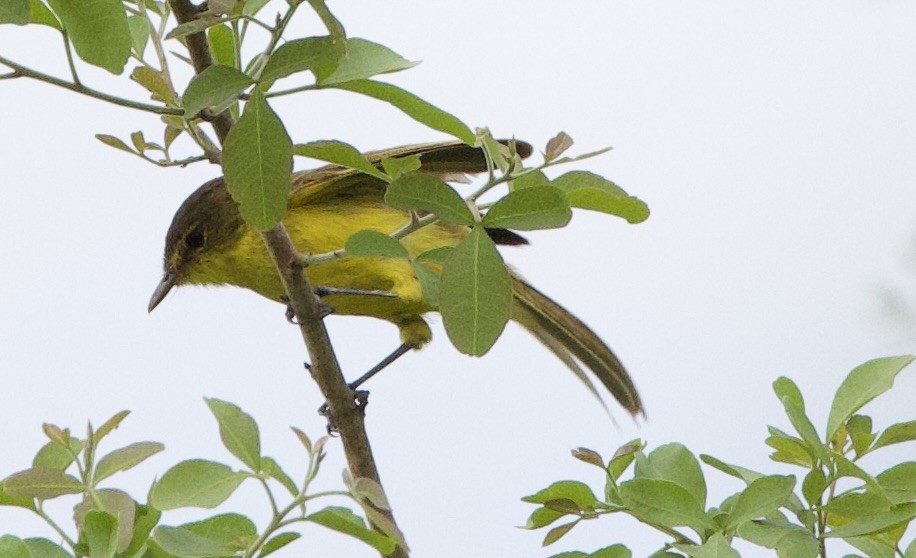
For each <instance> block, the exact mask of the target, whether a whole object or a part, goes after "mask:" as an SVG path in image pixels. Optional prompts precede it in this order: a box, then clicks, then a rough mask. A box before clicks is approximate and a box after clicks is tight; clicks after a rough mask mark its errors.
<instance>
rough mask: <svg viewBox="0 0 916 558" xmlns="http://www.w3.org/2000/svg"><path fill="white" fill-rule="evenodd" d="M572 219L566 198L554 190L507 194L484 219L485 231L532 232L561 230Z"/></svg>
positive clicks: (534, 189)
mask: <svg viewBox="0 0 916 558" xmlns="http://www.w3.org/2000/svg"><path fill="white" fill-rule="evenodd" d="M570 219H572V210H571V209H570V208H569V201H568V200H567V199H566V196H565V195H564V194H563V192H561V191H560V190H558V189H557V188H554V187H553V186H536V187H534V188H524V189H522V190H516V191H514V192H510V193H509V195H508V196H506V197H504V198H502V199H501V200H499V201H498V202H496V203H495V204H494V205H493V207H491V208H490V210H489V211H487V214H486V216H485V217H484V218H483V225H484V226H485V227H493V228H503V229H516V230H521V231H533V230H538V229H555V228H558V227H564V226H566V224H567V223H569V220H570Z"/></svg>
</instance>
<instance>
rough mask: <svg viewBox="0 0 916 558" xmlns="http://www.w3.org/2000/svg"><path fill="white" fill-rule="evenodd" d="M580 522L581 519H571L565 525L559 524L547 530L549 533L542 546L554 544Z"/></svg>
mask: <svg viewBox="0 0 916 558" xmlns="http://www.w3.org/2000/svg"><path fill="white" fill-rule="evenodd" d="M578 523H579V520H578V519H576V520H575V521H570V522H569V523H564V524H563V525H558V526H556V527H554V528H553V529H551V530H550V531H547V535H545V536H544V541H543V542H542V543H541V546H547V545H550V544H553V543H555V542H557V541H558V540H560V538H562V537H563V535H565V534H566V533H569V532H570V531H571V530H572V528H573V527H575V526H576V524H578Z"/></svg>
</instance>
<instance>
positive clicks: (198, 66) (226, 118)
mask: <svg viewBox="0 0 916 558" xmlns="http://www.w3.org/2000/svg"><path fill="white" fill-rule="evenodd" d="M169 6H171V7H172V13H174V14H175V19H176V20H178V23H187V22H189V21H192V20H194V19H196V18H197V14H198V13H199V12H198V9H197V8H196V7H194V5H192V4H191V2H190V0H169ZM185 41H186V42H187V45H188V53H189V54H190V55H191V62H192V63H193V64H194V72H195V73H198V74H199V73H201V72H203V71H204V70H206V69H207V68H209V67H210V66H212V65H213V58H211V57H210V45H208V44H207V36H206V35H205V34H204V33H203V32H199V33H191V34H190V35H185ZM212 124H213V129H214V130H216V135H217V136H218V137H219V140H220V142H221V143H222V142H223V141H225V139H226V136H227V135H228V134H229V130H230V129H231V128H232V115H231V114H229V111H223V112H221V113H219V115H217V116H216V118H214V119H213V122H212Z"/></svg>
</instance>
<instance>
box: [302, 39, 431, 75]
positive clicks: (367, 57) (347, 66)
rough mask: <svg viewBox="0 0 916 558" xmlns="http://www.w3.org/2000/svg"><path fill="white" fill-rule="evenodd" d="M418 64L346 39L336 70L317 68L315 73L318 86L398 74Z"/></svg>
mask: <svg viewBox="0 0 916 558" xmlns="http://www.w3.org/2000/svg"><path fill="white" fill-rule="evenodd" d="M417 64H419V62H411V61H410V60H406V59H404V58H402V57H401V56H400V55H399V54H397V53H395V52H394V51H393V50H391V49H389V48H388V47H385V46H382V45H380V44H377V43H373V42H372V41H367V40H366V39H357V38H353V39H347V45H346V50H345V51H344V54H343V57H341V58H340V59H339V62H338V64H337V66H336V68H330V71H328V70H327V69H325V68H323V67H322V68H319V69H318V71H317V72H316V76H315V77H316V82H317V83H318V85H322V86H327V85H333V84H336V83H343V82H347V81H354V80H360V79H368V78H370V77H372V76H374V75H378V74H387V73H391V72H400V71H401V70H406V69H408V68H413V67H414V66H416V65H417Z"/></svg>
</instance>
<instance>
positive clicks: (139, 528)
mask: <svg viewBox="0 0 916 558" xmlns="http://www.w3.org/2000/svg"><path fill="white" fill-rule="evenodd" d="M161 517H162V512H160V511H159V510H157V509H156V508H153V507H150V506H144V505H142V504H137V506H136V511H135V512H134V536H133V537H132V538H131V540H130V544H128V545H127V548H126V549H124V552H123V554H124V556H136V555H137V554H138V553H139V552H140V550H141V549H142V548H144V547H146V545H147V541H148V540H149V536H150V533H151V532H152V531H153V528H154V527H155V526H156V524H157V523H159V519H160V518H161Z"/></svg>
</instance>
